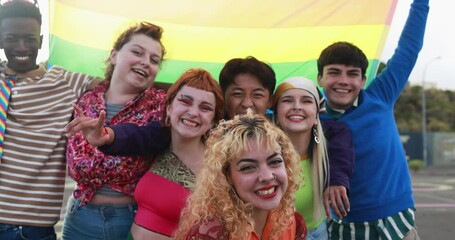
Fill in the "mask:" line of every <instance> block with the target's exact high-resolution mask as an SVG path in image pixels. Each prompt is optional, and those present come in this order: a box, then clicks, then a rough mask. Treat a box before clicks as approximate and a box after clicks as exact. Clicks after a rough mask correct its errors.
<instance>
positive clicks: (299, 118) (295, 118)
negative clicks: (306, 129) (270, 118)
mask: <svg viewBox="0 0 455 240" xmlns="http://www.w3.org/2000/svg"><path fill="white" fill-rule="evenodd" d="M289 119H291V120H303V117H302V116H290V117H289Z"/></svg>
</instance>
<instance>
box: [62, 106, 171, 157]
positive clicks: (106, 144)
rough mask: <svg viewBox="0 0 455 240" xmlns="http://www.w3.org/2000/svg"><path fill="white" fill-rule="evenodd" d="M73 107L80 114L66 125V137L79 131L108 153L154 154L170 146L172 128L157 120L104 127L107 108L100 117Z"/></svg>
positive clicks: (91, 142) (125, 154) (90, 141)
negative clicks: (92, 116) (86, 114)
mask: <svg viewBox="0 0 455 240" xmlns="http://www.w3.org/2000/svg"><path fill="white" fill-rule="evenodd" d="M74 110H75V111H76V114H77V116H78V117H77V118H75V119H74V120H73V121H71V122H70V123H69V124H68V125H67V126H66V127H65V132H66V135H67V137H70V136H72V135H74V134H75V133H76V132H79V131H80V132H81V134H82V136H83V137H84V139H86V140H87V141H88V142H89V143H90V144H91V145H93V146H96V147H99V149H100V150H101V151H102V152H103V153H105V154H109V155H120V156H129V155H154V154H158V153H161V152H162V151H164V150H165V149H166V148H167V147H168V146H169V142H170V134H169V131H168V129H167V128H163V127H161V126H160V124H159V123H157V122H152V123H150V124H148V125H145V126H138V125H135V124H132V123H124V124H118V125H113V126H110V127H105V126H104V125H103V123H104V122H105V119H106V113H105V112H101V114H100V117H99V118H89V117H86V116H85V115H84V113H83V112H82V110H81V109H80V108H79V107H78V106H76V105H75V106H74Z"/></svg>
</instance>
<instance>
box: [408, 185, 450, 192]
mask: <svg viewBox="0 0 455 240" xmlns="http://www.w3.org/2000/svg"><path fill="white" fill-rule="evenodd" d="M452 189H453V187H452V186H449V185H445V184H437V183H413V184H412V190H413V191H414V192H434V191H447V190H452Z"/></svg>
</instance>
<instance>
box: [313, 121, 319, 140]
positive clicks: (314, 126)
mask: <svg viewBox="0 0 455 240" xmlns="http://www.w3.org/2000/svg"><path fill="white" fill-rule="evenodd" d="M313 137H314V141H315V142H316V143H319V136H318V128H317V127H316V125H313Z"/></svg>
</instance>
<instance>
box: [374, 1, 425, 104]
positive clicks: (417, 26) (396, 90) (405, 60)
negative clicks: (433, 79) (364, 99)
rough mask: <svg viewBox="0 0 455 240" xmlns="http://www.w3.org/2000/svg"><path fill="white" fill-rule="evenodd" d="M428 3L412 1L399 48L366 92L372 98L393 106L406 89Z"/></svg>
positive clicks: (421, 45) (415, 58) (418, 47)
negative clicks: (377, 98) (371, 95)
mask: <svg viewBox="0 0 455 240" xmlns="http://www.w3.org/2000/svg"><path fill="white" fill-rule="evenodd" d="M428 2H429V0H414V1H413V3H412V4H411V9H410V10H409V16H408V18H407V20H406V24H405V25H404V27H403V30H402V32H401V35H400V39H399V41H398V46H397V48H396V49H395V52H394V54H393V56H392V57H391V59H390V60H389V61H388V62H387V67H386V69H384V71H382V73H381V74H379V75H378V76H377V78H376V79H375V80H374V81H373V82H372V83H371V85H370V86H369V87H368V88H367V91H370V92H371V93H372V94H374V95H378V97H379V98H381V99H385V100H386V101H387V102H388V103H389V104H391V105H392V104H394V103H395V101H396V100H397V99H398V97H399V95H400V93H401V91H402V90H403V88H404V87H405V85H406V83H407V81H408V79H409V75H410V74H411V71H412V69H413V68H414V65H415V63H416V61H417V57H418V55H419V52H420V50H421V49H422V47H423V39H424V35H425V27H426V22H427V17H428V12H429V5H428Z"/></svg>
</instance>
